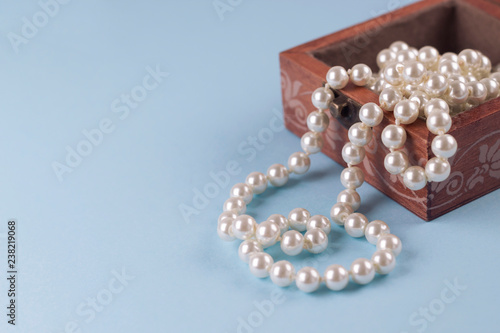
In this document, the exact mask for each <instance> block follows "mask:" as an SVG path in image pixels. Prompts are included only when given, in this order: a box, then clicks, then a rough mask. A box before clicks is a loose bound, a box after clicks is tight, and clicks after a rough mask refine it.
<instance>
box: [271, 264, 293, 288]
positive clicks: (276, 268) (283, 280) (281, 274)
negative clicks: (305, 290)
mask: <svg viewBox="0 0 500 333" xmlns="http://www.w3.org/2000/svg"><path fill="white" fill-rule="evenodd" d="M269 276H270V277H271V280H272V281H273V283H274V284H275V285H277V286H278V287H288V286H289V285H291V284H292V282H293V279H294V278H295V268H294V267H293V265H292V264H291V263H290V262H289V261H286V260H281V261H278V262H276V263H274V265H273V266H272V267H271V271H270V272H269Z"/></svg>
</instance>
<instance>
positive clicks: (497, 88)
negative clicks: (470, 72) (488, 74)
mask: <svg viewBox="0 0 500 333" xmlns="http://www.w3.org/2000/svg"><path fill="white" fill-rule="evenodd" d="M479 82H481V83H482V84H484V86H485V87H486V92H487V93H486V100H487V101H489V100H490V99H493V98H497V97H498V95H499V94H500V84H499V83H498V82H497V81H495V80H493V79H491V78H484V79H482V80H481V81H479Z"/></svg>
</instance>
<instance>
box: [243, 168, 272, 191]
mask: <svg viewBox="0 0 500 333" xmlns="http://www.w3.org/2000/svg"><path fill="white" fill-rule="evenodd" d="M245 183H246V184H247V185H248V186H250V187H251V188H252V190H253V193H254V194H261V193H263V192H264V191H265V190H266V189H267V178H266V175H265V174H263V173H262V172H252V173H251V174H249V175H248V177H247V179H246V180H245Z"/></svg>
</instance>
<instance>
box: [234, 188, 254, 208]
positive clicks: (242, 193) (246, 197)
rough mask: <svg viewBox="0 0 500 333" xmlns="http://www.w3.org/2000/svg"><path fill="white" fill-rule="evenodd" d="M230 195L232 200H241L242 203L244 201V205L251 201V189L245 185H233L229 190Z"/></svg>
mask: <svg viewBox="0 0 500 333" xmlns="http://www.w3.org/2000/svg"><path fill="white" fill-rule="evenodd" d="M230 195H231V197H233V198H241V199H243V201H245V204H249V203H250V202H251V201H252V199H253V191H252V188H251V187H250V186H248V185H247V184H245V183H238V184H235V185H234V186H233V187H232V188H231V191H230Z"/></svg>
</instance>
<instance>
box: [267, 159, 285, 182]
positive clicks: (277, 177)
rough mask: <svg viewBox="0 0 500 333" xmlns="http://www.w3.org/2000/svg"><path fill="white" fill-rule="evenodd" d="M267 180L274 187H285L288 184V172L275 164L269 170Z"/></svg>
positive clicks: (283, 167)
mask: <svg viewBox="0 0 500 333" xmlns="http://www.w3.org/2000/svg"><path fill="white" fill-rule="evenodd" d="M267 178H268V179H269V182H270V183H271V184H272V185H274V186H276V187H280V186H283V185H285V184H286V183H287V182H288V170H287V169H286V168H285V166H283V165H281V164H273V165H271V166H270V167H269V169H267Z"/></svg>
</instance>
